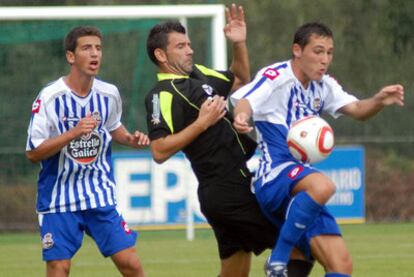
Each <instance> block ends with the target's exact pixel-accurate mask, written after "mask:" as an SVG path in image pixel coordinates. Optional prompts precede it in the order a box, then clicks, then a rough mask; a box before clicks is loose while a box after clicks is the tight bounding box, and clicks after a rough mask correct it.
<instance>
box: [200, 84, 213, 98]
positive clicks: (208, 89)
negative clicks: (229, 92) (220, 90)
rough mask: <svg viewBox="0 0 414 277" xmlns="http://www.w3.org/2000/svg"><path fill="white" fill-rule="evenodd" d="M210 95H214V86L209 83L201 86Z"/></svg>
mask: <svg viewBox="0 0 414 277" xmlns="http://www.w3.org/2000/svg"><path fill="white" fill-rule="evenodd" d="M201 87H202V88H203V89H204V91H205V92H206V93H207V94H208V95H210V96H211V95H213V88H212V87H211V86H209V85H207V84H204V85H202V86H201Z"/></svg>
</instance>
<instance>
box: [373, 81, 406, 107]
mask: <svg viewBox="0 0 414 277" xmlns="http://www.w3.org/2000/svg"><path fill="white" fill-rule="evenodd" d="M374 97H375V98H377V99H378V100H379V101H381V103H382V105H384V106H389V105H394V104H396V105H399V106H404V87H403V86H402V85H399V84H397V85H389V86H386V87H383V88H382V89H381V90H380V91H379V92H378V93H377V94H376V95H375V96H374Z"/></svg>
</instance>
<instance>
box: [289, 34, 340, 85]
mask: <svg viewBox="0 0 414 277" xmlns="http://www.w3.org/2000/svg"><path fill="white" fill-rule="evenodd" d="M333 49H334V47H333V40H332V38H329V37H322V36H319V35H315V34H313V35H311V37H310V39H309V43H308V44H307V45H306V46H305V47H304V48H303V49H301V48H300V46H299V45H297V44H294V45H293V55H294V63H295V65H297V67H296V71H295V75H296V77H297V78H298V79H299V81H301V82H302V84H303V85H304V86H305V87H307V85H308V83H309V81H319V80H321V79H322V77H323V75H324V74H325V73H326V72H327V71H328V68H329V65H330V64H331V62H332V58H333Z"/></svg>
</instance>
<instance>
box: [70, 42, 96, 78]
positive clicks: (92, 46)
mask: <svg viewBox="0 0 414 277" xmlns="http://www.w3.org/2000/svg"><path fill="white" fill-rule="evenodd" d="M66 58H67V60H68V62H69V63H70V64H71V65H72V70H77V71H79V72H80V73H81V74H84V75H86V76H96V75H97V74H98V71H99V67H100V65H101V59H102V43H101V39H100V38H99V37H96V36H84V37H80V38H78V41H77V46H76V49H75V52H70V51H68V52H67V53H66Z"/></svg>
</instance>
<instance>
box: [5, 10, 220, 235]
mask: <svg viewBox="0 0 414 277" xmlns="http://www.w3.org/2000/svg"><path fill="white" fill-rule="evenodd" d="M167 18H176V19H178V20H180V21H181V22H182V23H183V25H184V26H186V25H187V19H188V18H211V35H212V39H211V43H212V44H211V48H212V51H211V53H212V67H213V68H215V69H222V70H224V69H226V68H227V48H226V47H227V46H226V39H225V36H224V34H223V28H224V26H225V6H224V5H221V4H214V5H141V6H140V5H128V6H43V7H0V22H4V21H26V20H79V19H81V20H82V19H85V20H90V19H96V20H111V19H167ZM190 35H191V34H190ZM188 185H190V184H188ZM188 202H189V201H188V199H187V207H186V212H187V218H186V221H187V222H186V226H187V228H186V229H187V239H188V240H193V239H194V224H193V214H192V212H191V209H190V208H189V203H188Z"/></svg>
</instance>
